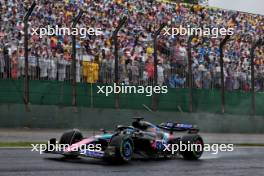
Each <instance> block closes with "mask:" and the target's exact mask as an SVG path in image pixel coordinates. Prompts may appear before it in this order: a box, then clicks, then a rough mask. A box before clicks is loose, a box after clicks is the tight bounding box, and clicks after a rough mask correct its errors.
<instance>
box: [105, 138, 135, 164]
mask: <svg viewBox="0 0 264 176" xmlns="http://www.w3.org/2000/svg"><path fill="white" fill-rule="evenodd" d="M108 147H109V148H113V147H114V150H115V156H112V157H108V158H106V160H107V161H110V162H116V163H125V162H128V161H130V160H131V158H132V155H133V152H134V143H133V140H132V139H131V138H130V137H129V136H127V135H117V136H113V137H112V139H111V141H110V143H109V145H108Z"/></svg>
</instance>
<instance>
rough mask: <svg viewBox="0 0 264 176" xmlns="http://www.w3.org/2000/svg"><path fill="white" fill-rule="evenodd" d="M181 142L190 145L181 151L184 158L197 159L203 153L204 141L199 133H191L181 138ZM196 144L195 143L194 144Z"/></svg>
mask: <svg viewBox="0 0 264 176" xmlns="http://www.w3.org/2000/svg"><path fill="white" fill-rule="evenodd" d="M181 142H182V144H183V145H184V144H185V145H187V146H188V149H187V150H185V151H180V154H181V155H182V156H183V158H184V159H187V160H197V159H199V158H200V157H201V156H202V154H203V147H204V142H203V139H202V137H201V136H199V135H197V134H189V135H186V136H183V137H182V138H181ZM193 144H195V145H193Z"/></svg>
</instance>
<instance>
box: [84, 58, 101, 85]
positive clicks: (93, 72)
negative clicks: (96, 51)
mask: <svg viewBox="0 0 264 176" xmlns="http://www.w3.org/2000/svg"><path fill="white" fill-rule="evenodd" d="M83 76H84V77H85V78H86V82H87V83H96V82H97V81H98V79H99V65H98V64H97V63H92V62H87V61H83Z"/></svg>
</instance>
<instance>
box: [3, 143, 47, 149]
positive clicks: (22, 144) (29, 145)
mask: <svg viewBox="0 0 264 176" xmlns="http://www.w3.org/2000/svg"><path fill="white" fill-rule="evenodd" d="M46 143H47V142H36V141H32V142H28V141H16V142H0V147H14V148H15V147H32V145H31V144H34V145H35V144H46Z"/></svg>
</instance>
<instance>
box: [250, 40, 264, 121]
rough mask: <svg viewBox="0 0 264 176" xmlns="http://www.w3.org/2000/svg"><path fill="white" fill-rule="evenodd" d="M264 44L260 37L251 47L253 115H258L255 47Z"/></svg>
mask: <svg viewBox="0 0 264 176" xmlns="http://www.w3.org/2000/svg"><path fill="white" fill-rule="evenodd" d="M262 45H264V40H262V39H259V40H258V41H257V42H255V43H253V44H252V47H251V49H250V61H251V114H252V116H255V115H256V100H255V99H256V92H255V68H254V67H255V63H254V57H255V54H254V52H255V49H256V48H257V47H258V46H262Z"/></svg>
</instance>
